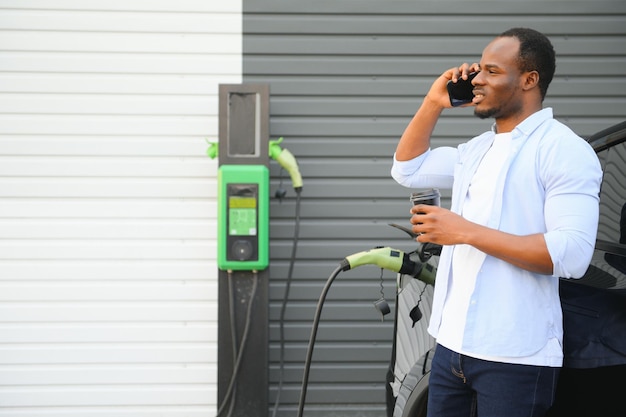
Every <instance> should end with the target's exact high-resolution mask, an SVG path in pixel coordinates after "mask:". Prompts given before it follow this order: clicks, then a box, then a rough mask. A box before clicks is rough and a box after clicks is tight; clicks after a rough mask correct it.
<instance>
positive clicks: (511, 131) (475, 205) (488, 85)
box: [392, 28, 602, 417]
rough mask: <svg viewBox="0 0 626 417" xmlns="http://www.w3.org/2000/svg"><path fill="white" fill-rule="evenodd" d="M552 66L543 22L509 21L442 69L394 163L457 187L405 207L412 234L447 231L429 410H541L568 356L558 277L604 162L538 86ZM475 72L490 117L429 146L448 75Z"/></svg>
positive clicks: (572, 251)
mask: <svg viewBox="0 0 626 417" xmlns="http://www.w3.org/2000/svg"><path fill="white" fill-rule="evenodd" d="M554 70H555V54H554V49H553V47H552V44H551V43H550V41H549V40H548V38H546V37H545V36H544V35H542V34H541V33H539V32H537V31H534V30H531V29H525V28H516V29H511V30H508V31H506V32H504V33H502V34H501V35H500V36H498V37H496V38H495V39H494V40H493V41H492V42H491V43H489V44H488V45H487V47H486V48H485V49H484V50H483V54H482V57H481V60H480V63H474V64H471V65H470V64H467V63H465V64H463V65H461V66H459V67H455V68H451V69H449V70H447V71H445V72H444V73H443V74H442V75H441V76H440V77H439V78H438V79H437V80H436V81H435V82H434V83H433V84H432V86H431V88H430V90H429V92H428V94H427V95H426V97H425V98H424V100H423V102H422V104H421V106H420V107H419V109H418V111H417V112H416V114H415V116H414V117H413V119H412V120H411V122H410V123H409V125H408V126H407V128H406V130H405V131H404V133H403V135H402V137H401V139H400V141H399V143H398V146H397V149H396V152H395V156H394V164H393V168H392V176H393V177H394V179H395V180H396V181H397V182H398V183H400V184H402V185H404V186H407V187H412V188H425V187H439V188H451V189H452V204H451V209H450V210H447V209H445V208H441V207H433V206H427V205H417V206H414V207H413V208H412V210H411V213H412V214H413V216H412V217H411V223H412V225H413V226H412V228H413V231H414V232H416V233H418V234H419V236H418V238H417V240H418V241H419V242H433V243H437V244H441V245H443V250H442V254H441V257H440V259H439V266H438V272H437V281H436V284H435V295H434V301H433V311H432V316H431V321H430V324H429V332H430V333H431V334H432V335H433V337H435V338H436V340H437V348H436V352H435V355H434V358H433V363H432V370H431V376H430V382H429V400H428V416H432V417H449V416H464V417H465V416H467V417H469V416H475V415H478V416H479V417H503V416H506V417H517V416H519V417H522V416H524V417H529V416H533V417H538V416H543V415H544V414H545V413H546V411H547V410H548V408H549V407H550V405H551V404H552V401H553V397H554V391H555V385H556V381H557V376H558V370H559V368H560V367H561V365H562V358H563V354H562V348H561V346H562V338H563V330H562V313H561V306H560V302H559V292H558V283H559V277H565V278H579V277H581V276H582V275H583V274H584V272H585V270H586V269H587V266H588V264H589V261H590V259H591V255H592V253H593V247H594V243H595V238H596V232H597V224H598V194H599V190H600V181H601V176H602V173H601V168H600V164H599V162H598V159H597V157H596V155H595V153H594V151H593V150H592V148H591V147H590V146H589V145H588V144H587V143H586V142H585V141H584V140H583V139H581V138H580V137H578V136H577V135H576V134H574V133H573V132H572V131H571V130H570V129H568V128H567V127H566V126H564V125H563V124H561V123H559V122H558V121H556V120H555V119H553V117H552V110H551V109H550V108H545V109H544V108H543V100H544V97H545V94H546V91H547V89H548V85H549V84H550V82H551V80H552V77H553V75H554ZM474 72H478V74H477V75H476V77H475V78H474V79H473V81H472V84H473V86H474V90H473V92H474V95H475V97H474V99H473V101H472V103H470V104H468V105H470V106H474V114H475V115H476V116H478V117H480V118H491V117H493V118H494V119H495V124H494V125H493V128H492V130H491V131H488V132H485V133H483V134H482V135H479V136H477V137H475V138H473V139H471V140H470V141H468V142H466V143H464V144H461V145H459V146H458V147H457V148H449V147H440V148H436V149H430V136H431V134H432V132H433V130H434V128H435V124H436V123H437V120H438V118H439V116H440V115H441V113H442V111H443V110H444V109H446V108H450V107H451V105H450V99H449V97H448V94H447V90H446V84H447V82H448V81H449V80H452V82H457V81H458V80H459V79H464V80H465V79H467V77H468V76H469V75H470V73H474Z"/></svg>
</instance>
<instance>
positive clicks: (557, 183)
mask: <svg viewBox="0 0 626 417" xmlns="http://www.w3.org/2000/svg"><path fill="white" fill-rule="evenodd" d="M584 148H587V149H581V147H580V146H574V149H571V148H570V149H569V150H563V151H564V153H565V154H568V153H569V154H568V157H567V158H564V157H563V153H561V157H560V158H554V159H553V161H552V168H554V167H555V166H556V167H557V169H556V170H552V174H551V177H550V180H549V181H548V182H547V184H546V201H545V221H546V228H547V232H546V233H545V235H544V238H545V241H546V245H547V247H548V251H549V253H550V257H551V258H552V263H553V265H554V272H553V273H554V275H555V276H558V277H562V278H580V277H582V276H583V275H584V273H585V271H586V270H587V267H588V266H589V262H590V261H591V257H592V256H593V249H594V246H595V241H596V234H597V231H598V220H599V203H598V202H599V191H600V183H601V181H602V170H601V168H600V163H599V162H598V159H597V157H596V155H595V153H594V152H593V150H591V149H590V148H588V147H587V144H585V145H584Z"/></svg>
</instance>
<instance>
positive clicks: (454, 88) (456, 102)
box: [447, 72, 478, 107]
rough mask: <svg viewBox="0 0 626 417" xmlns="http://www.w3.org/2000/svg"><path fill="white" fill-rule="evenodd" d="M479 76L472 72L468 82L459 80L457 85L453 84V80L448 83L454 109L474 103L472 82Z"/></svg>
mask: <svg viewBox="0 0 626 417" xmlns="http://www.w3.org/2000/svg"><path fill="white" fill-rule="evenodd" d="M477 74H478V73H477V72H472V73H471V74H469V75H468V77H467V80H464V79H463V78H459V79H458V80H457V82H456V83H454V82H452V80H450V81H448V84H447V88H448V95H449V96H450V104H452V107H458V106H460V105H462V104H467V103H471V102H472V99H473V98H474V93H473V92H472V90H474V86H473V85H472V80H473V79H474V77H475V76H476V75H477Z"/></svg>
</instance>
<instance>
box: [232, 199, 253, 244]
mask: <svg viewBox="0 0 626 417" xmlns="http://www.w3.org/2000/svg"><path fill="white" fill-rule="evenodd" d="M228 234H229V235H230V236H256V234H257V199H256V197H248V196H229V197H228Z"/></svg>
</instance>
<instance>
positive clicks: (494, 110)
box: [474, 107, 502, 119]
mask: <svg viewBox="0 0 626 417" xmlns="http://www.w3.org/2000/svg"><path fill="white" fill-rule="evenodd" d="M501 111H502V108H501V107H491V108H488V109H484V110H478V108H477V107H475V108H474V116H476V117H478V118H480V119H488V118H490V117H494V118H495V117H498V115H499V114H500V113H501Z"/></svg>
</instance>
